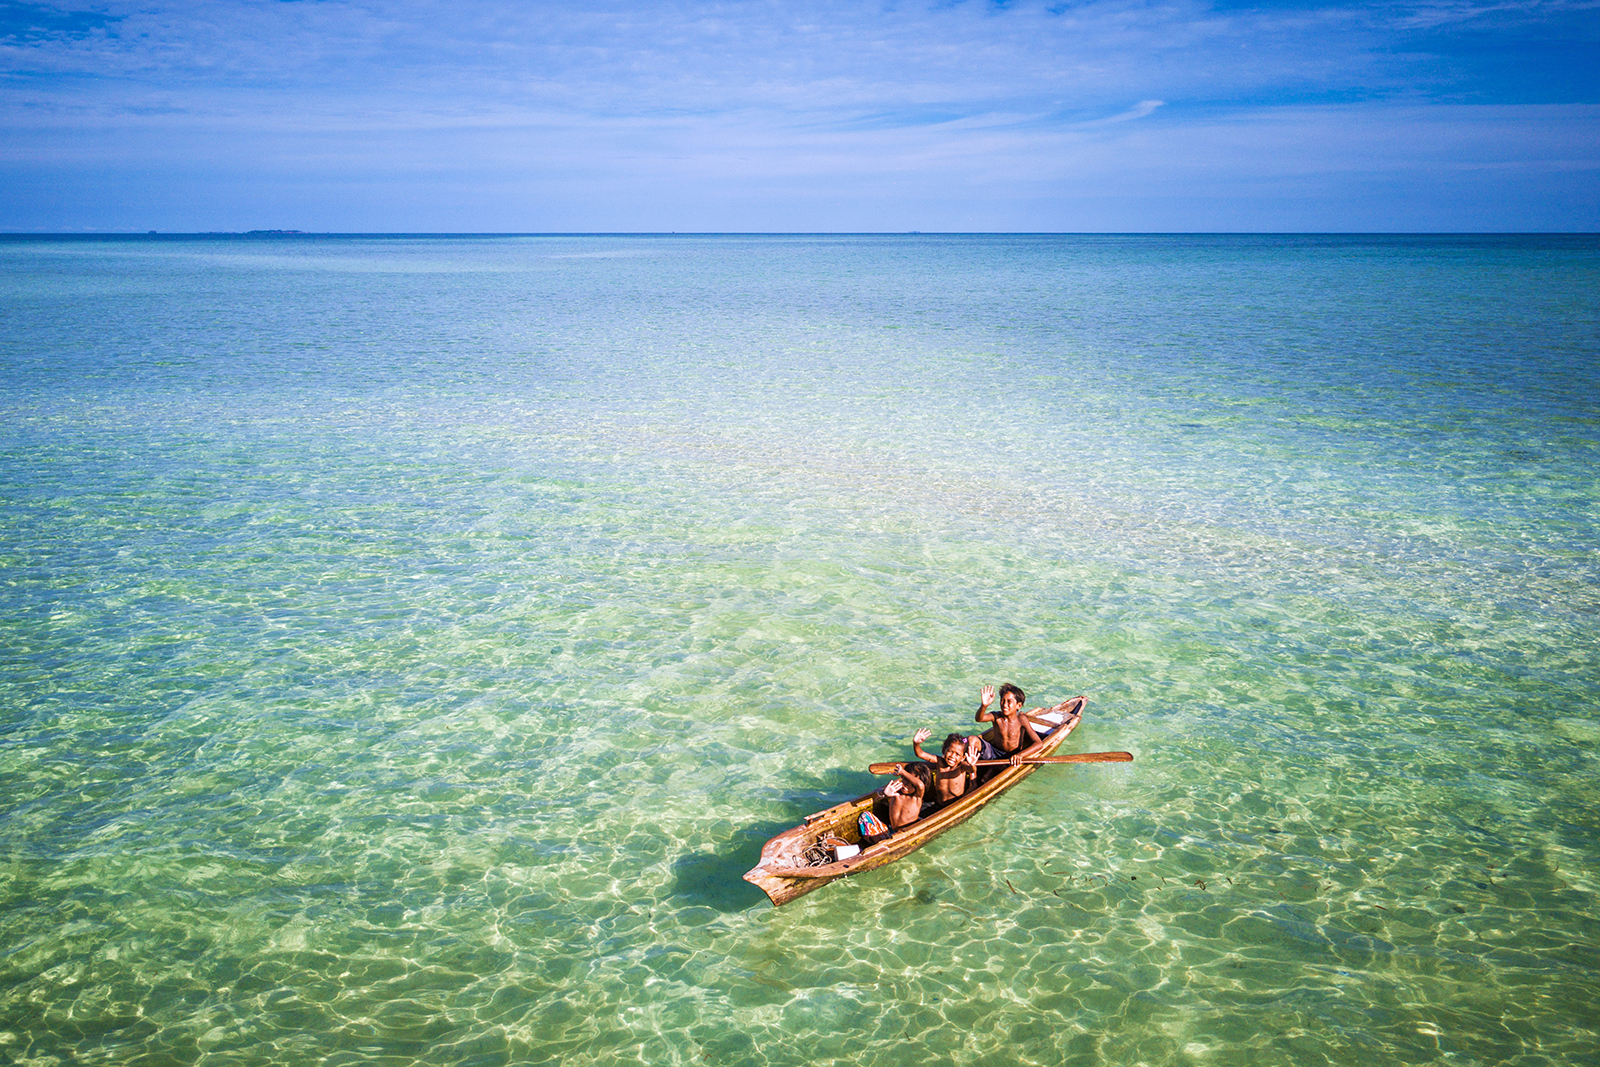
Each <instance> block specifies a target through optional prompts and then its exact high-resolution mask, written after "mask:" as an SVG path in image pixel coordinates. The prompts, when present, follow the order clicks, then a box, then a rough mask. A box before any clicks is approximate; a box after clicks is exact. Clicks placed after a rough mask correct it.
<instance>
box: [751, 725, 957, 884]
mask: <svg viewBox="0 0 1600 1067" xmlns="http://www.w3.org/2000/svg"><path fill="white" fill-rule="evenodd" d="M951 745H960V746H961V747H962V748H965V747H966V745H967V739H966V738H965V737H963V736H962V735H960V734H951V735H950V736H949V737H947V738H945V739H944V744H942V745H940V746H939V751H940V752H949V751H950V746H951ZM757 899H760V898H757Z"/></svg>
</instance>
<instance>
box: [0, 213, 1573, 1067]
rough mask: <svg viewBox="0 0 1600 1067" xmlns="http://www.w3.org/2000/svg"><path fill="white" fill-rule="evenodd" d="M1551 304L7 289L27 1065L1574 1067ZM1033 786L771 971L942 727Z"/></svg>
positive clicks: (558, 284)
mask: <svg viewBox="0 0 1600 1067" xmlns="http://www.w3.org/2000/svg"><path fill="white" fill-rule="evenodd" d="M1596 293H1600V239H1596V238H1590V237H1574V238H1560V237H1537V238H1492V237H1474V238H1445V237H1433V238H1422V237H1413V238H1407V237H1384V238H1357V237H1320V238H1319V237H1257V238H1252V237H1127V238H1117V237H928V236H920V237H919V236H906V237H654V238H648V237H647V238H632V237H570V238H568V237H532V238H479V239H474V238H415V239H412V238H298V239H246V238H209V239H200V238H197V239H168V238H150V239H143V238H140V239H121V240H47V239H6V240H3V241H0V297H3V298H0V447H3V449H4V468H3V470H4V474H3V476H0V489H3V498H0V499H3V506H0V507H3V510H0V671H3V673H0V679H3V688H0V700H3V704H0V723H3V733H0V783H4V793H5V796H4V799H3V800H0V842H3V850H0V857H3V859H0V945H3V946H5V948H4V952H3V955H0V1051H3V1053H4V1055H5V1056H6V1057H9V1058H10V1059H12V1060H15V1061H17V1062H21V1063H40V1064H44V1063H56V1062H60V1063H68V1062H127V1063H143V1064H159V1063H205V1064H225V1063H263V1062H268V1061H272V1062H292V1063H329V1064H334V1063H337V1064H358V1063H410V1062H417V1061H422V1060H426V1061H427V1062H430V1063H442V1064H496V1063H512V1062H515V1063H558V1062H559V1063H566V1064H584V1063H597V1064H598V1063H605V1064H611V1063H619V1062H621V1063H627V1062H638V1063H648V1064H652V1065H654V1064H674V1063H676V1064H700V1063H709V1064H746V1063H748V1064H769V1063H770V1064H785V1065H787V1064H795V1063H802V1062H816V1063H829V1062H835V1061H839V1062H843V1061H851V1062H877V1061H878V1060H880V1059H884V1058H887V1057H891V1056H894V1057H899V1056H906V1057H912V1058H915V1059H917V1060H919V1061H926V1062H934V1063H955V1064H963V1065H965V1064H1015V1063H1037V1064H1057V1063H1081V1064H1090V1063H1119V1064H1141V1063H1144V1064H1196V1065H1200V1064H1244V1063H1249V1064H1251V1065H1252V1067H1254V1065H1259V1064H1262V1063H1284V1064H1288V1063H1294V1064H1318V1063H1329V1064H1371V1063H1424V1062H1449V1063H1453V1064H1485V1065H1488V1064H1503V1063H1516V1064H1572V1063H1584V1062H1588V1063H1594V1062H1597V1051H1596V1050H1597V1048H1600V1021H1597V1019H1596V1014H1595V1010H1594V1005H1595V1004H1596V1003H1597V1002H1600V919H1597V918H1596V916H1597V915H1600V900H1597V895H1600V785H1597V784H1596V783H1597V782H1600V776H1597V771H1600V767H1597V765H1596V763H1597V761H1596V757H1595V748H1596V742H1597V741H1600V713H1597V712H1596V710H1595V706H1594V705H1595V700H1596V696H1597V695H1600V644H1597V641H1596V628H1597V622H1600V573H1597V572H1600V554H1597V548H1600V544H1597V542H1600V536H1597V530H1600V493H1597V491H1596V480H1595V476H1594V471H1595V470H1596V467H1597V461H1600V402H1597V400H1596V397H1597V395H1600V391H1597V386H1600V299H1597V298H1596V295H1595V294H1596ZM1006 680H1012V681H1016V682H1017V683H1019V684H1021V685H1022V686H1023V687H1024V688H1026V689H1027V690H1028V691H1029V693H1030V696H1031V697H1032V698H1033V701H1035V702H1038V703H1054V702H1055V701H1057V700H1060V699H1063V698H1065V697H1067V696H1070V695H1072V694H1074V693H1078V692H1084V693H1087V694H1089V696H1090V700H1091V703H1090V706H1089V710H1088V713H1087V714H1086V717H1085V720H1084V724H1083V726H1082V727H1081V728H1080V730H1079V731H1078V733H1077V734H1076V735H1075V737H1074V739H1073V740H1072V742H1070V743H1069V749H1070V750H1072V751H1092V750H1100V749H1128V750H1131V751H1133V752H1134V753H1135V754H1136V756H1137V759H1136V761H1135V762H1134V763H1132V764H1128V765H1092V766H1076V767H1072V766H1068V767H1061V768H1056V769H1049V770H1045V771H1041V772H1040V773H1038V774H1036V775H1034V776H1033V777H1031V778H1030V779H1028V781H1027V782H1026V783H1024V784H1023V785H1022V786H1020V787H1019V788H1018V789H1017V790H1015V791H1014V792H1013V793H1011V794H1009V795H1008V796H1007V797H1006V798H1004V799H1003V800H1002V801H1000V802H999V803H997V804H995V805H994V806H992V807H991V808H990V809H988V810H987V811H986V812H985V813H984V815H983V816H981V817H980V818H979V819H976V820H974V821H973V822H971V823H968V824H967V825H966V826H964V827H962V828H960V829H959V830H956V831H953V832H951V833H950V834H948V835H946V836H945V837H943V838H941V839H939V840H938V841H937V842H935V843H934V844H932V845H930V846H929V847H927V848H926V849H924V850H923V851H921V852H919V853H917V854H916V855H914V856H913V857H911V858H909V859H907V860H905V861H903V862H901V863H899V864H896V865H893V866H891V867H888V868H885V869H884V870H882V871H878V872H874V873H871V874H868V875H864V876H861V877H859V878H856V879H851V880H847V881H844V882H839V883H835V884H833V885H831V886H828V887H827V888H825V889H823V890H821V891H819V892H817V893H814V894H812V895H810V896H808V897H805V898H803V899H802V900H800V901H798V902H796V903H794V904H792V905H789V906H786V907H784V908H782V909H773V908H772V907H770V905H768V904H767V902H766V899H765V897H763V896H762V895H761V894H760V893H759V891H757V890H755V889H754V888H753V887H751V886H749V885H747V884H746V883H744V882H743V881H741V880H740V878H739V875H740V874H741V873H742V872H743V871H744V870H746V869H747V868H748V867H750V866H751V865H752V864H753V863H754V861H755V857H756V855H757V853H758V852H759V849H760V845H761V843H762V841H764V840H765V839H766V838H767V837H768V836H770V835H771V834H773V833H775V832H777V831H778V830H780V829H782V828H784V827H786V826H789V825H792V824H793V823H795V822H797V821H798V820H799V818H800V817H801V816H803V815H804V814H806V813H808V812H811V811H815V810H817V809H819V808H820V807H823V806H825V805H827V804H828V803H830V802H832V801H835V800H838V799H843V798H845V797H848V796H853V795H855V794H857V793H859V792H862V791H865V790H866V789H868V788H871V787H872V786H873V785H874V784H875V782H876V781H877V780H876V779H873V778H871V777H870V776H868V775H867V774H866V773H865V768H866V765H867V764H868V763H871V762H873V761H875V760H881V759H884V758H888V757H891V756H895V755H899V754H901V753H903V752H905V751H906V747H907V742H908V740H909V738H910V735H911V734H912V733H913V732H914V731H915V730H916V729H917V728H918V727H920V726H924V725H926V726H929V727H931V728H933V729H934V730H935V731H936V733H942V732H943V731H946V730H952V729H967V728H968V727H967V726H966V724H968V723H970V721H971V716H972V710H973V706H974V703H975V697H976V694H977V690H978V688H979V686H981V685H983V684H985V683H998V682H1001V681H1006Z"/></svg>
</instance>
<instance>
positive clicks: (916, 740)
mask: <svg viewBox="0 0 1600 1067" xmlns="http://www.w3.org/2000/svg"><path fill="white" fill-rule="evenodd" d="M932 736H933V731H932V730H930V729H928V728H927V727H926V726H924V727H923V728H922V729H920V730H918V731H917V732H916V734H915V735H913V736H912V738H911V743H912V744H914V745H920V744H922V742H924V741H926V740H927V739H928V738H930V737H932Z"/></svg>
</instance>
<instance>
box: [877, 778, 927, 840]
mask: <svg viewBox="0 0 1600 1067" xmlns="http://www.w3.org/2000/svg"><path fill="white" fill-rule="evenodd" d="M894 773H895V780H894V781H892V782H890V783H889V784H888V785H886V786H884V787H883V795H884V796H885V797H886V798H887V799H888V801H889V829H891V830H900V829H903V828H904V827H907V826H910V825H911V824H912V823H914V822H916V821H917V818H918V816H920V815H921V814H922V801H923V798H925V797H926V796H927V795H928V782H929V780H930V779H931V778H932V777H933V772H932V771H930V770H928V765H927V764H926V763H913V764H911V765H910V766H907V765H906V764H904V763H896V764H895V765H894Z"/></svg>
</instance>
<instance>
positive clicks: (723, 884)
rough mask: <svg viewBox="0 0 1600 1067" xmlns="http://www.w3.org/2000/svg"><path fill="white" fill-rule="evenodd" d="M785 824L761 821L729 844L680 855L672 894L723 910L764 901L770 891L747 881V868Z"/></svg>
mask: <svg viewBox="0 0 1600 1067" xmlns="http://www.w3.org/2000/svg"><path fill="white" fill-rule="evenodd" d="M783 828H784V824H783V823H778V822H764V823H757V824H756V825H755V826H747V827H745V828H744V829H743V830H740V831H739V832H738V833H737V834H735V835H734V838H733V840H732V841H731V842H729V844H728V846H727V847H725V848H721V849H711V850H709V851H706V852H691V853H689V854H687V855H684V856H680V857H678V860H677V862H676V863H674V864H673V865H672V885H671V888H670V890H669V895H670V896H671V897H672V898H673V899H674V900H677V901H681V902H683V903H685V904H694V905H699V906H700V907H705V908H714V909H716V910H717V911H720V912H734V911H744V910H746V909H748V908H750V907H751V906H753V905H755V904H760V903H762V902H763V901H765V900H766V899H767V895H766V894H765V893H763V892H762V891H761V890H759V889H757V888H756V887H755V886H753V885H751V884H750V883H749V882H747V881H745V880H744V872H745V871H748V870H749V869H750V868H751V867H754V866H755V865H756V862H757V861H758V860H759V859H761V846H762V845H764V844H766V841H767V838H769V837H771V836H772V835H773V834H775V833H777V832H778V831H779V830H782V829H783Z"/></svg>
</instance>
